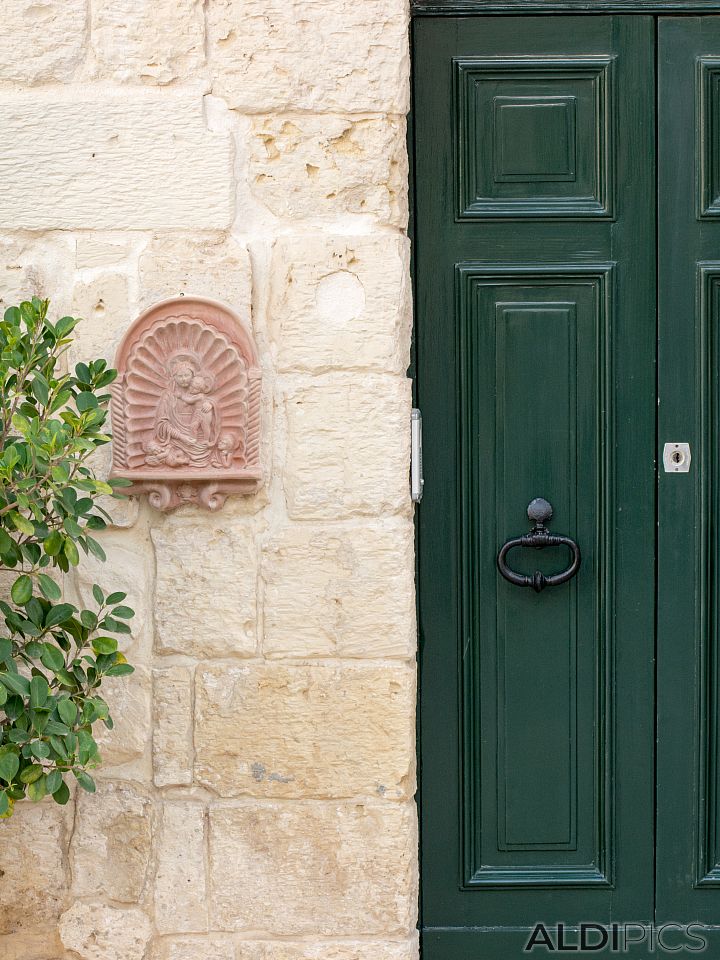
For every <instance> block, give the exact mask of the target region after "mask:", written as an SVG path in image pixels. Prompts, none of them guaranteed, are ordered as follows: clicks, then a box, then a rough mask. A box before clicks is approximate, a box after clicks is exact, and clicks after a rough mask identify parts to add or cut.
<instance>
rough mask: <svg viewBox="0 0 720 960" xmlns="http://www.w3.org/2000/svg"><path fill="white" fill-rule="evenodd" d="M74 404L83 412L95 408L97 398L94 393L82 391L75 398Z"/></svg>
mask: <svg viewBox="0 0 720 960" xmlns="http://www.w3.org/2000/svg"><path fill="white" fill-rule="evenodd" d="M75 405H76V406H77V408H78V410H79V411H80V412H81V413H84V412H85V411H86V410H96V409H97V405H98V400H97V397H96V396H95V394H94V393H90V392H89V391H83V393H79V394H78V395H77V397H76V398H75Z"/></svg>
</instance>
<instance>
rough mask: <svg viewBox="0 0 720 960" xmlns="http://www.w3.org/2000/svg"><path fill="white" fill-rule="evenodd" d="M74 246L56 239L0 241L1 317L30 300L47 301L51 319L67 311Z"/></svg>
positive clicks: (72, 272) (0, 238)
mask: <svg viewBox="0 0 720 960" xmlns="http://www.w3.org/2000/svg"><path fill="white" fill-rule="evenodd" d="M74 272H75V256H74V245H73V244H72V242H71V241H70V240H69V239H62V238H56V237H52V238H50V237H43V238H33V239H30V238H14V237H13V238H11V237H0V315H2V314H4V313H5V310H6V309H7V308H8V307H10V306H13V305H15V304H18V303H21V302H22V301H23V300H29V299H30V298H31V297H40V298H42V299H45V298H47V299H49V300H50V301H51V303H50V317H51V319H53V320H57V319H59V318H60V317H62V316H63V315H64V314H66V313H68V312H69V310H70V287H71V283H72V281H71V279H70V278H72V276H73V275H74Z"/></svg>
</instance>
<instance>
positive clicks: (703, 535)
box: [656, 17, 720, 925]
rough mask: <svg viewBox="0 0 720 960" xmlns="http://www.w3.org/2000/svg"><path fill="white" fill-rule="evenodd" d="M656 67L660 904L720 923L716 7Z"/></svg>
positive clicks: (666, 912)
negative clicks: (679, 457) (682, 448)
mask: <svg viewBox="0 0 720 960" xmlns="http://www.w3.org/2000/svg"><path fill="white" fill-rule="evenodd" d="M658 66H659V70H658V77H659V89H658V129H659V154H658V199H659V203H658V212H659V217H658V258H659V263H660V270H659V287H658V293H659V298H658V311H659V388H660V405H659V439H660V440H661V443H664V442H666V441H685V442H689V443H690V444H691V446H692V455H693V460H692V465H691V470H690V473H686V474H674V473H670V474H666V473H664V472H663V471H662V470H661V471H660V473H659V498H658V503H659V527H658V532H659V543H658V635H657V644H658V708H657V709H658V770H657V797H658V799H657V817H658V839H657V881H656V882H657V912H658V917H659V918H660V919H667V918H671V919H678V918H680V919H685V918H686V919H693V920H703V921H705V922H707V923H712V924H715V925H719V924H720V789H719V788H720V780H719V776H720V768H719V766H718V749H719V740H718V734H719V733H720V728H719V726H718V722H719V717H718V689H719V677H718V669H719V666H720V656H719V655H720V649H719V648H718V636H719V628H720V623H719V622H718V615H719V613H720V604H719V601H720V590H719V587H720V583H719V581H718V577H719V576H720V537H719V532H720V525H719V518H720V511H719V510H718V507H719V506H720V504H718V496H719V494H720V382H719V380H718V376H719V373H718V372H719V371H720V219H719V217H720V126H719V124H720V18H717V17H689V18H687V19H685V18H677V19H674V18H661V19H660V21H659V25H658ZM693 107H694V109H693ZM661 454H662V451H660V455H661Z"/></svg>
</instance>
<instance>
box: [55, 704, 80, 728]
mask: <svg viewBox="0 0 720 960" xmlns="http://www.w3.org/2000/svg"><path fill="white" fill-rule="evenodd" d="M57 711H58V714H59V716H60V719H61V720H62V722H63V723H66V724H67V725H68V727H72V726H73V724H74V723H75V720H76V719H77V706H76V705H75V704H74V703H73V701H72V700H68V699H62V700H58V705H57Z"/></svg>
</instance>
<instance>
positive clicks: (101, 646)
mask: <svg viewBox="0 0 720 960" xmlns="http://www.w3.org/2000/svg"><path fill="white" fill-rule="evenodd" d="M92 648H93V650H94V651H95V653H115V651H116V650H117V640H115V638H114V637H95V639H94V640H93V642H92Z"/></svg>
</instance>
